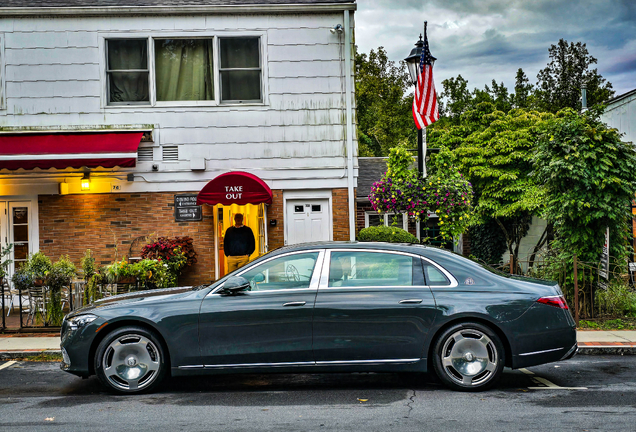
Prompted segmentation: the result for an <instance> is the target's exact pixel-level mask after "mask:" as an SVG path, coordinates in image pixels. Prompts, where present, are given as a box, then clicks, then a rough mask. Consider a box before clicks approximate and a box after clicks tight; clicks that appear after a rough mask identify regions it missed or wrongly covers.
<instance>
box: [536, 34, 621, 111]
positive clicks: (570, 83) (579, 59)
mask: <svg viewBox="0 0 636 432" xmlns="http://www.w3.org/2000/svg"><path fill="white" fill-rule="evenodd" d="M548 53H549V56H550V62H549V63H548V65H547V66H546V67H545V68H544V69H542V70H541V71H539V74H538V75H537V79H538V83H537V89H536V92H535V95H536V97H537V102H538V104H539V107H540V108H541V109H542V110H545V111H549V112H557V111H559V110H560V109H562V108H567V107H569V108H572V109H574V110H577V111H579V110H580V109H581V85H582V84H584V83H585V84H586V85H587V103H588V106H592V105H595V104H601V103H603V102H605V101H607V100H608V99H609V98H611V97H612V96H613V95H614V90H612V84H611V83H609V82H607V81H606V80H605V78H603V77H602V76H601V75H600V74H599V73H598V71H597V69H596V68H594V69H590V66H591V65H593V64H596V63H597V60H596V58H594V57H593V56H592V55H590V53H589V52H588V50H587V47H586V45H585V44H584V43H581V42H576V43H574V42H571V43H569V44H568V42H567V41H566V40H565V39H560V40H559V42H558V43H557V44H556V45H552V46H550V49H549V50H548Z"/></svg>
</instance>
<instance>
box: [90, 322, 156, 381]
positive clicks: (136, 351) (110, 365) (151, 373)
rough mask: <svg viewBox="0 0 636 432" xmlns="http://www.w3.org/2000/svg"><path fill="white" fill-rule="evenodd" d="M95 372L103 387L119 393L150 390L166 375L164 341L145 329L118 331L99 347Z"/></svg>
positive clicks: (128, 328) (126, 328)
mask: <svg viewBox="0 0 636 432" xmlns="http://www.w3.org/2000/svg"><path fill="white" fill-rule="evenodd" d="M95 372H96V374H97V377H98V378H99V380H100V381H101V382H102V383H103V384H105V385H106V386H107V387H109V388H110V389H111V390H113V391H115V392H117V393H140V392H144V391H149V390H151V389H153V388H155V387H156V386H157V385H158V384H159V383H160V382H161V380H162V379H163V376H164V375H165V373H166V362H165V355H164V350H163V348H162V345H161V342H159V339H158V338H157V336H156V335H155V334H154V333H153V332H150V331H148V330H146V329H144V328H142V327H133V326H130V327H122V328H119V329H116V330H114V331H113V332H111V333H110V334H108V335H107V336H106V337H105V338H104V339H103V340H102V341H101V343H100V344H99V346H98V347H97V354H96V356H95Z"/></svg>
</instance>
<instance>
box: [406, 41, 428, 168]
mask: <svg viewBox="0 0 636 432" xmlns="http://www.w3.org/2000/svg"><path fill="white" fill-rule="evenodd" d="M422 49H424V41H423V40H422V35H420V40H418V41H417V42H415V48H413V49H412V50H411V54H409V56H408V57H407V58H405V59H404V61H405V62H406V66H407V67H408V69H409V74H410V75H411V84H413V86H415V87H417V78H418V76H419V75H420V58H421V57H422ZM435 60H436V58H435V57H433V56H431V66H432V65H433V64H435ZM423 141H424V138H423V133H422V129H418V130H417V169H418V171H419V172H420V173H421V174H422V175H424V159H425V158H426V155H425V154H423V153H424V150H423Z"/></svg>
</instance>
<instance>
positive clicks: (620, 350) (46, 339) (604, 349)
mask: <svg viewBox="0 0 636 432" xmlns="http://www.w3.org/2000/svg"><path fill="white" fill-rule="evenodd" d="M577 340H578V342H579V355H626V354H627V355H629V354H632V355H633V354H636V331H628V330H616V331H599V330H579V331H577ZM42 353H47V354H60V353H61V352H60V337H59V336H58V335H55V336H52V335H50V334H45V335H33V334H11V335H1V334H0V360H10V359H15V358H23V357H31V356H36V355H39V354H42Z"/></svg>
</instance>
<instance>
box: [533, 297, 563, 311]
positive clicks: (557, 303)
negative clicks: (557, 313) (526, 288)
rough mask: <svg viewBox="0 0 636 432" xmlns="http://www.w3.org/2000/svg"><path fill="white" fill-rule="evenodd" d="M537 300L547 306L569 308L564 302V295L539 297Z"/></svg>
mask: <svg viewBox="0 0 636 432" xmlns="http://www.w3.org/2000/svg"><path fill="white" fill-rule="evenodd" d="M537 302H539V303H543V304H547V305H548V306H554V307H558V308H560V309H569V308H568V304H567V303H566V302H565V297H563V296H550V297H541V298H540V299H539V300H537Z"/></svg>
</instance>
